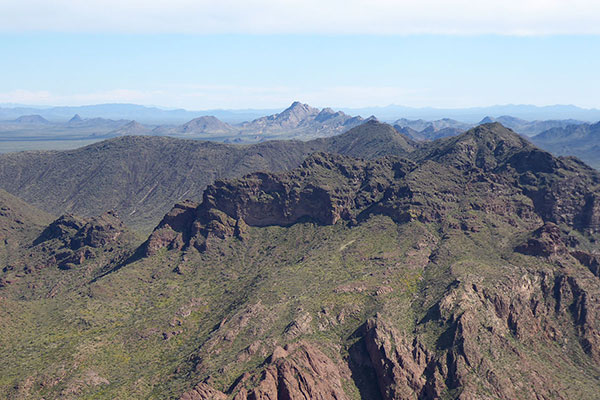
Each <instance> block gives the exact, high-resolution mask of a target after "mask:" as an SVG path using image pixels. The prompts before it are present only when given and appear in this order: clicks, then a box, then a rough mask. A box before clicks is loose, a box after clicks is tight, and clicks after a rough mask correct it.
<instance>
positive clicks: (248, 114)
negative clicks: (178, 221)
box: [0, 104, 600, 125]
mask: <svg viewBox="0 0 600 400" xmlns="http://www.w3.org/2000/svg"><path fill="white" fill-rule="evenodd" d="M340 110H341V111H343V112H345V113H346V114H350V115H362V116H368V115H374V116H376V117H377V118H378V119H379V120H381V121H388V122H392V121H395V120H397V119H399V118H407V119H424V120H437V119H442V118H451V119H456V120H459V121H463V122H466V123H471V124H475V123H477V122H479V121H481V120H482V119H483V118H484V117H486V116H488V115H491V116H501V115H510V116H513V117H515V118H520V119H524V120H528V121H533V120H554V119H576V120H581V121H585V122H593V121H598V120H600V110H598V109H593V108H591V109H586V108H581V107H577V106H573V105H552V106H543V107H539V106H533V105H496V106H489V107H473V108H457V109H454V108H431V107H424V108H415V107H405V106H398V105H389V106H386V107H363V108H340ZM277 112H279V110H278V109H238V110H233V109H232V110H223V109H214V110H198V111H189V110H184V109H166V108H159V107H148V106H142V105H138V104H97V105H87V106H65V107H40V106H26V105H15V104H8V105H2V104H0V120H14V119H16V118H18V117H20V116H22V115H33V114H35V115H40V116H42V117H44V118H45V119H47V120H49V121H53V122H61V121H62V122H64V121H66V120H68V119H70V118H71V117H72V116H73V115H74V114H79V115H81V117H82V118H95V117H101V118H107V119H115V120H119V119H127V120H136V121H139V122H141V123H143V124H150V125H164V124H183V123H185V122H187V121H190V120H192V119H194V118H198V117H202V116H208V115H212V116H215V117H216V118H218V119H220V120H221V121H224V122H227V123H228V124H239V123H242V122H245V121H251V120H254V119H258V118H261V117H263V116H265V115H271V114H275V113H277Z"/></svg>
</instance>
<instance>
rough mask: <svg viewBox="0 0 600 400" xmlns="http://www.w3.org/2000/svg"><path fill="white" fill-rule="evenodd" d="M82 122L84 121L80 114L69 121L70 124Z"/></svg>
mask: <svg viewBox="0 0 600 400" xmlns="http://www.w3.org/2000/svg"><path fill="white" fill-rule="evenodd" d="M81 121H83V119H82V118H81V117H80V116H79V114H75V115H73V118H71V119H70V120H69V124H73V123H76V122H81Z"/></svg>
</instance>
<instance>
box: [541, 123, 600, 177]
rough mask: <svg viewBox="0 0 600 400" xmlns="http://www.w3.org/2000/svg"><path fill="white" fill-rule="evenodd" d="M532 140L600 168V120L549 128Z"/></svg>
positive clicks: (549, 149)
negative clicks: (591, 122)
mask: <svg viewBox="0 0 600 400" xmlns="http://www.w3.org/2000/svg"><path fill="white" fill-rule="evenodd" d="M531 140H532V141H533V143H535V144H537V145H538V146H540V147H542V148H543V149H546V150H548V151H550V152H552V153H554V154H556V155H561V156H575V157H579V158H580V159H582V160H583V161H585V162H586V163H588V164H590V165H591V166H593V167H595V168H598V169H600V122H598V123H595V124H579V125H569V126H566V127H556V128H552V129H548V130H547V131H545V132H542V133H540V134H539V135H537V136H534V137H533V138H532V139H531Z"/></svg>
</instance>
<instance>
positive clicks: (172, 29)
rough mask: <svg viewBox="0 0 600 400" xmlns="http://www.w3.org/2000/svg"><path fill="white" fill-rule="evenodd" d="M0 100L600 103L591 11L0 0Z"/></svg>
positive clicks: (378, 3)
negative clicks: (0, 55) (0, 60)
mask: <svg viewBox="0 0 600 400" xmlns="http://www.w3.org/2000/svg"><path fill="white" fill-rule="evenodd" d="M0 54H2V58H3V62H1V63H0V76H2V79H0V103H19V104H31V105H84V104H98V103H137V104H144V105H157V106H163V107H173V108H186V109H192V110H202V109H215V108H229V109H232V108H279V107H284V106H287V105H289V103H291V101H293V100H300V101H303V102H306V103H309V104H311V105H314V106H319V107H325V106H331V107H367V106H385V105H389V104H398V105H405V106H413V107H439V108H461V107H473V106H488V105H494V104H535V105H551V104H575V105H578V106H582V107H586V108H600V96H598V95H597V94H598V93H600V77H599V73H598V71H600V2H598V1H589V0H543V1H540V0H520V1H514V0H504V1H496V0H491V1H482V0H480V1H477V2H474V1H472V0H471V1H462V0H460V1H459V0H445V1H444V0H420V1H413V0H368V1H364V0H345V1H338V0H321V1H315V0H303V1H296V0H278V1H273V0H259V1H256V0H246V1H239V0H221V1H203V0H196V1H189V0H170V1H162V0H160V1H157V0H146V1H138V0H133V1H131V0H130V1H124V0H121V1H115V0H104V1H95V0H87V1H67V0H54V1H53V2H48V1H47V0H43V1H42V0H20V1H16V0H11V1H6V0H0Z"/></svg>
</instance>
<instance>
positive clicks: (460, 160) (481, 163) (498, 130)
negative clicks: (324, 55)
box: [425, 122, 542, 170]
mask: <svg viewBox="0 0 600 400" xmlns="http://www.w3.org/2000/svg"><path fill="white" fill-rule="evenodd" d="M532 150H536V151H538V152H542V151H541V150H538V149H536V148H535V147H534V146H533V145H531V143H529V142H528V141H527V140H525V139H524V138H522V137H521V136H519V135H518V134H516V133H515V132H513V131H512V130H510V129H508V128H506V127H504V126H503V125H502V124H500V123H499V122H492V123H488V124H483V125H479V126H476V127H475V128H472V129H470V130H468V131H467V132H465V133H462V134H460V135H458V136H454V137H451V138H448V139H446V140H442V141H440V142H439V143H438V144H437V145H434V147H433V148H432V149H431V150H430V151H429V153H428V155H426V156H425V158H430V159H433V160H436V161H439V162H443V163H445V164H446V165H452V166H454V167H456V168H459V169H465V168H471V167H477V168H482V169H484V170H491V169H494V168H496V167H497V166H499V165H500V164H503V163H505V162H507V161H508V160H509V158H510V157H511V156H513V155H514V154H516V153H519V152H530V151H532Z"/></svg>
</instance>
